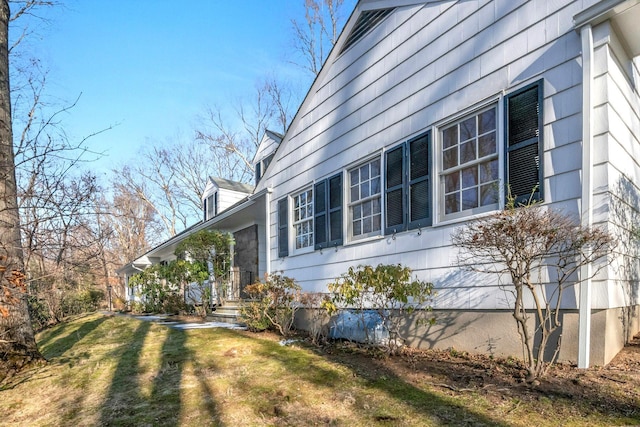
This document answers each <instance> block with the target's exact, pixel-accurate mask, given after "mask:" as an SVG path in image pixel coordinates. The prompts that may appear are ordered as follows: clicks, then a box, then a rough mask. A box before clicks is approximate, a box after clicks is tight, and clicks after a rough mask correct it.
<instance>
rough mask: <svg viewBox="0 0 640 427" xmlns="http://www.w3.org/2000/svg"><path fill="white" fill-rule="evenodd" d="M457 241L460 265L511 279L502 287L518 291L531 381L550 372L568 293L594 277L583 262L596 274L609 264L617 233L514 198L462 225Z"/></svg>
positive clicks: (516, 314)
mask: <svg viewBox="0 0 640 427" xmlns="http://www.w3.org/2000/svg"><path fill="white" fill-rule="evenodd" d="M452 241H453V244H454V245H455V246H457V247H459V248H460V249H462V251H461V252H460V255H459V258H458V265H460V266H463V267H466V268H469V269H472V270H474V271H478V272H483V273H493V274H497V275H498V277H499V279H500V280H502V278H503V277H506V278H507V280H506V281H505V282H504V283H502V286H503V287H504V288H505V289H506V290H508V291H510V292H511V293H512V294H513V300H512V309H513V312H512V314H513V318H514V319H515V321H516V325H517V328H518V333H519V335H520V338H521V341H522V344H523V347H524V358H525V364H526V367H527V372H528V380H529V381H534V380H535V379H537V378H539V377H541V376H542V375H544V374H545V372H546V369H547V367H548V365H549V363H552V362H553V361H555V358H556V357H557V354H558V351H559V348H560V338H561V336H559V337H557V340H556V342H555V347H554V348H553V353H552V355H551V356H550V357H549V354H548V347H549V345H550V342H551V339H552V335H553V334H554V333H555V332H557V331H558V329H559V328H560V327H561V308H562V296H563V292H564V291H565V290H566V289H567V288H569V287H571V286H574V285H576V284H577V283H580V282H583V281H585V280H586V279H588V278H587V277H579V278H578V277H577V273H578V272H579V271H580V269H581V267H582V266H584V265H587V264H594V268H593V275H595V274H597V272H598V271H599V270H600V269H601V268H603V267H604V266H606V265H607V263H608V262H609V260H608V259H607V255H608V254H609V253H610V251H611V250H612V248H613V246H614V242H613V239H612V237H611V236H610V235H609V234H608V233H607V232H606V231H605V230H604V229H602V228H597V227H594V228H591V229H589V228H585V227H583V226H581V225H580V224H579V223H578V222H577V221H576V220H574V219H573V218H572V217H571V216H569V215H566V214H564V213H562V212H558V211H556V210H553V209H551V208H548V207H546V206H542V205H538V204H529V205H526V206H520V207H517V208H516V207H515V206H514V205H513V201H512V203H510V206H508V207H507V209H505V210H504V211H502V212H498V213H495V214H493V215H490V216H488V217H484V218H482V219H479V220H477V221H473V222H471V223H469V224H468V225H465V226H463V227H460V228H459V229H458V230H457V231H456V232H455V233H454V234H453V236H452ZM545 285H548V286H545ZM527 300H530V301H533V307H529V306H527ZM532 319H533V320H534V321H535V322H533V323H532V322H531V320H532ZM536 338H537V339H538V342H537V344H536Z"/></svg>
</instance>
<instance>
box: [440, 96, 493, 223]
mask: <svg viewBox="0 0 640 427" xmlns="http://www.w3.org/2000/svg"><path fill="white" fill-rule="evenodd" d="M503 102H504V96H503V94H502V93H501V94H498V95H494V96H491V97H489V98H486V99H484V100H482V101H480V102H478V103H476V104H474V105H472V106H470V107H469V108H466V109H464V110H462V111H459V112H458V113H457V114H455V115H452V116H450V117H447V118H446V119H444V120H442V121H440V122H438V123H435V124H434V125H433V134H432V135H433V136H434V137H433V143H432V146H433V150H434V155H433V156H432V158H433V161H434V165H433V176H434V181H435V182H434V184H433V189H434V194H433V203H434V205H435V208H434V210H433V225H448V224H453V223H457V222H461V221H467V220H471V219H475V218H479V217H482V216H484V215H486V214H487V213H489V212H495V211H498V210H500V209H503V208H504V185H503V182H504V181H503V179H504V129H503V128H502V123H503V121H504V118H503V113H504V108H502V104H503ZM492 107H493V108H495V110H496V144H497V151H496V155H497V160H498V181H497V183H498V184H497V185H498V201H497V203H494V204H492V205H487V206H479V207H477V208H472V209H466V210H464V211H460V212H455V213H451V214H446V215H445V213H444V212H445V211H444V209H445V194H444V182H443V179H442V176H443V169H442V168H443V138H442V131H443V129H445V128H448V127H450V126H451V125H453V124H456V123H460V122H462V121H464V120H465V119H467V118H469V117H470V116H472V115H474V116H476V115H478V114H479V113H481V112H483V111H485V110H488V109H490V108H492ZM458 167H459V165H458Z"/></svg>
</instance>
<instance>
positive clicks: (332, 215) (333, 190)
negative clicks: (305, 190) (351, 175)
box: [313, 174, 343, 249]
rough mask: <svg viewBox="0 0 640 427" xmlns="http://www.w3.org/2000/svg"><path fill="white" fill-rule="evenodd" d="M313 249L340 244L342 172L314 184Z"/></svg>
mask: <svg viewBox="0 0 640 427" xmlns="http://www.w3.org/2000/svg"><path fill="white" fill-rule="evenodd" d="M313 191H314V196H313V197H314V201H313V204H314V209H315V216H314V238H315V245H314V248H315V249H322V248H327V247H330V246H331V247H332V246H337V245H342V242H343V240H342V174H338V175H336V176H333V177H331V178H329V179H325V180H323V181H321V182H318V183H317V184H316V185H315V186H314V190H313Z"/></svg>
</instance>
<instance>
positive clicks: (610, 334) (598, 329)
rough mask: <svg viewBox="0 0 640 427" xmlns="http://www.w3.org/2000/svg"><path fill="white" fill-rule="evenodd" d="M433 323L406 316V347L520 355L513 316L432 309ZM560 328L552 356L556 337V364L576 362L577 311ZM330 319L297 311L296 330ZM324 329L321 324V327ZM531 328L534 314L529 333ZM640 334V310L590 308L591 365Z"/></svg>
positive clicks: (604, 361) (326, 323)
mask: <svg viewBox="0 0 640 427" xmlns="http://www.w3.org/2000/svg"><path fill="white" fill-rule="evenodd" d="M429 315H432V316H433V317H434V318H435V320H436V322H435V324H434V325H418V322H416V321H415V318H411V317H407V322H405V323H404V325H403V328H402V334H403V336H404V338H405V339H406V340H407V344H408V345H410V346H412V347H416V348H424V349H441V350H446V349H450V348H454V349H456V350H458V351H467V352H471V353H485V354H489V355H493V356H496V357H509V356H512V357H517V358H522V357H523V356H524V350H523V346H522V343H521V340H520V335H519V334H518V330H517V327H516V323H515V320H514V319H513V316H512V315H511V313H510V312H508V311H480V310H476V311H462V310H434V311H433V312H431V313H429ZM561 321H562V328H561V329H562V330H561V331H560V332H559V333H557V334H555V335H554V336H553V337H552V339H551V340H550V344H549V347H550V350H551V351H548V354H547V357H551V355H552V354H553V351H554V350H555V345H556V342H557V339H558V338H560V341H561V342H560V352H559V354H558V361H562V362H570V363H575V362H576V361H577V358H578V312H577V311H564V312H563V313H562V315H561ZM329 322H330V320H329V319H328V318H327V317H326V316H323V315H322V313H321V312H319V311H316V310H310V309H307V310H300V311H299V312H298V315H297V318H296V327H298V328H300V329H303V330H307V331H315V333H317V332H318V331H319V330H320V329H321V328H322V327H324V328H325V329H326V328H328V326H329V324H330V323H329ZM321 325H322V326H321ZM534 328H535V324H534V320H533V316H532V320H531V325H530V329H531V330H534ZM638 331H640V306H634V307H629V308H625V309H622V308H616V309H609V310H593V312H592V318H591V355H590V365H591V366H601V365H606V364H607V363H609V362H610V361H611V359H613V357H614V356H615V355H616V354H617V353H618V352H619V351H620V350H621V349H622V347H624V345H625V343H626V342H628V341H629V340H630V339H631V338H632V337H633V335H634V334H636V333H637V332H638Z"/></svg>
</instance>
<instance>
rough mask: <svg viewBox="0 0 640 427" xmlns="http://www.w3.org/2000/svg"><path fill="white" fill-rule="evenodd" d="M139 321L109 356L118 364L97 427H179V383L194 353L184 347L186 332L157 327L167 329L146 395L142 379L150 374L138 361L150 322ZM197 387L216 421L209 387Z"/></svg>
mask: <svg viewBox="0 0 640 427" xmlns="http://www.w3.org/2000/svg"><path fill="white" fill-rule="evenodd" d="M139 322H140V324H139V325H138V327H137V328H136V330H135V332H134V333H133V336H132V337H131V340H130V342H125V343H122V345H121V346H120V347H119V348H118V349H117V350H116V351H115V352H114V353H113V354H111V355H110V356H108V357H109V358H116V359H117V360H118V364H117V366H116V369H115V373H114V375H113V378H112V380H111V385H110V388H109V391H108V393H107V397H106V399H105V401H104V402H103V404H102V412H101V418H100V425H154V426H159V425H162V426H178V425H180V423H181V419H180V418H181V417H180V416H181V413H182V411H183V406H184V402H182V395H181V393H182V387H181V384H182V381H183V374H184V370H185V366H186V364H187V363H194V361H193V359H194V357H193V354H192V352H191V351H189V350H188V348H187V347H186V345H185V344H186V340H187V333H185V331H181V330H176V329H173V328H168V327H167V326H160V327H165V328H167V329H168V330H167V334H166V336H165V338H164V341H163V343H162V348H161V355H160V362H159V366H158V367H157V371H156V372H155V374H152V375H153V379H152V381H151V392H150V393H148V395H145V394H144V393H143V390H142V385H143V384H142V381H141V378H142V376H143V375H145V374H146V375H147V376H148V375H150V374H149V373H148V372H147V373H145V370H144V368H143V367H142V366H141V363H140V362H141V354H142V351H144V350H143V347H144V342H145V337H146V336H147V334H148V333H149V330H150V328H151V327H152V323H151V322H148V321H139ZM196 371H197V369H196ZM200 385H201V389H202V392H203V394H204V396H203V397H202V398H203V399H204V400H205V401H206V402H205V407H206V410H207V412H208V415H209V418H210V419H211V420H214V421H215V420H217V418H218V412H217V408H216V405H215V401H214V399H213V396H212V395H211V393H210V390H209V389H208V388H206V387H202V386H203V384H202V381H200ZM207 393H209V394H208V395H207Z"/></svg>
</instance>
